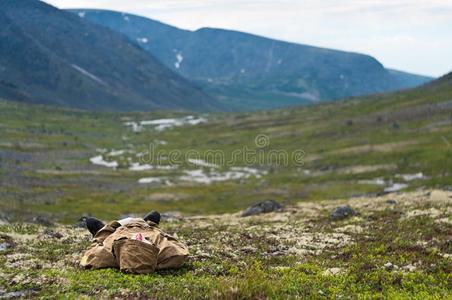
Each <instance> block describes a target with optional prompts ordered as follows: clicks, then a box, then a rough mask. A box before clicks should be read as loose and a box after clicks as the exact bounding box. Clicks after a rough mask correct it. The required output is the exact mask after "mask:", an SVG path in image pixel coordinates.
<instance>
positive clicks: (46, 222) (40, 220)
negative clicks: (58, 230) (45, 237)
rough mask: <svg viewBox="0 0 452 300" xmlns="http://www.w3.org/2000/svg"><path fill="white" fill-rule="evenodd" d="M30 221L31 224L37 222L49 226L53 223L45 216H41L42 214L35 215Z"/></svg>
mask: <svg viewBox="0 0 452 300" xmlns="http://www.w3.org/2000/svg"><path fill="white" fill-rule="evenodd" d="M30 223H32V224H38V225H43V226H46V227H51V226H53V223H52V222H50V221H49V219H47V218H46V217H43V216H36V217H33V218H32V219H31V222H30Z"/></svg>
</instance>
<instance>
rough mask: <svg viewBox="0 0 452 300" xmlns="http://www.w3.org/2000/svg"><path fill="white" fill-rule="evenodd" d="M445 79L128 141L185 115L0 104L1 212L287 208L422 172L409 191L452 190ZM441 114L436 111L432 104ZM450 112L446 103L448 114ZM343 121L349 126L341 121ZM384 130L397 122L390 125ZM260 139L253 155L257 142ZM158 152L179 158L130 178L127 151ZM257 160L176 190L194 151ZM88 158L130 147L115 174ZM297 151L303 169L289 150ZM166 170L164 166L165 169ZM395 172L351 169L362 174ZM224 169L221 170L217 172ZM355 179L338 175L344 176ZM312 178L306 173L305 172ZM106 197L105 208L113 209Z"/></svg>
mask: <svg viewBox="0 0 452 300" xmlns="http://www.w3.org/2000/svg"><path fill="white" fill-rule="evenodd" d="M451 99H452V90H451V88H450V79H448V78H445V79H441V80H439V81H437V82H434V83H432V84H429V85H426V86H424V87H421V88H418V89H411V90H407V91H403V92H395V93H387V94H383V95H374V96H364V97H361V98H353V99H347V100H339V101H335V102H329V103H321V104H315V105H309V106H304V107H298V108H290V109H278V110H269V111H259V112H248V113H235V114H219V113H213V114H204V115H202V116H203V117H205V118H207V119H208V120H209V122H207V123H203V124H199V125H196V126H182V127H175V128H172V129H169V130H165V131H156V130H153V129H151V128H145V129H144V130H143V131H141V132H133V131H132V130H131V128H130V127H129V126H124V122H126V121H139V120H150V119H158V118H171V117H182V116H185V115H186V114H185V113H182V112H163V111H157V112H143V113H101V112H87V111H79V110H72V109H66V108H56V107H49V106H39V105H25V104H21V103H18V102H11V101H0V129H1V133H2V136H1V140H0V151H1V152H0V153H1V154H2V155H1V156H0V157H1V163H2V168H1V169H0V176H1V179H2V180H1V182H2V183H1V184H0V203H1V204H2V206H3V207H5V209H4V210H6V212H7V214H8V215H9V216H10V218H11V219H12V220H14V219H20V218H25V219H26V218H27V216H29V215H31V214H35V213H36V212H37V213H40V214H44V215H48V216H50V217H53V218H55V219H58V220H59V221H61V222H64V223H72V222H74V221H75V220H76V219H77V218H79V217H80V215H81V214H84V213H92V214H94V213H95V214H98V215H100V216H101V217H103V218H116V217H118V216H119V215H120V214H122V213H143V212H145V211H148V210H151V209H157V210H160V211H175V210H177V211H181V212H182V213H186V214H211V213H226V212H235V211H238V210H241V209H244V208H245V207H247V206H249V205H251V204H253V203H256V202H259V201H262V200H265V199H268V198H272V199H275V200H278V201H282V202H286V203H294V202H297V201H317V200H322V199H337V198H347V197H350V196H355V195H362V194H373V193H378V192H381V191H382V189H383V187H381V186H378V185H366V184H359V183H358V181H359V180H361V179H374V178H377V177H381V178H384V179H385V180H386V181H387V182H389V181H391V180H393V181H395V182H404V181H403V180H402V179H398V178H396V177H395V174H413V173H418V172H422V173H423V174H424V175H425V176H426V178H424V179H421V180H416V181H412V182H408V184H409V185H410V187H409V188H408V190H414V189H417V188H420V187H424V186H425V187H432V188H444V187H446V186H451V185H452V178H451V176H450V174H449V172H450V169H451V167H452V160H451V155H452V154H451V153H452V152H451V151H450V147H451V144H452V135H451V132H452V131H451V130H450V126H451V122H450V118H451V110H450V108H449V107H448V106H447V105H444V103H449V102H447V101H450V100H451ZM441 105H443V106H441ZM449 106H450V105H449ZM349 121H351V122H349ZM393 123H397V124H398V125H399V127H398V128H393ZM261 134H264V135H266V136H267V137H268V138H269V144H268V145H267V146H266V147H263V148H259V147H257V146H256V144H255V138H256V136H258V135H261ZM155 141H165V142H166V143H167V144H165V145H162V144H158V145H157V146H156V147H157V148H156V151H162V153H163V155H167V154H168V153H170V152H171V151H179V153H180V159H179V160H178V161H179V163H180V167H179V168H178V169H174V170H148V171H141V172H135V171H129V170H128V169H127V168H128V166H129V165H130V162H129V161H128V160H129V159H130V160H131V161H134V162H137V161H138V158H137V157H136V153H138V152H141V151H144V150H149V149H150V145H151V144H153V143H155ZM244 147H247V148H248V149H249V150H251V151H257V152H256V153H257V154H256V155H255V157H258V158H259V157H263V158H265V159H264V160H263V161H254V162H252V163H249V162H247V161H246V159H245V157H244V156H243V155H239V156H237V157H235V159H234V163H233V166H249V167H252V168H257V169H260V170H263V171H266V172H267V175H263V176H262V177H261V178H255V177H250V178H248V179H235V180H229V181H222V182H216V183H212V184H210V185H206V184H198V183H190V182H181V181H179V180H177V178H178V177H179V176H181V175H183V174H184V170H187V169H195V167H193V166H191V167H190V166H189V165H188V164H187V161H186V160H185V159H183V158H184V156H185V155H187V154H188V153H190V151H197V152H198V153H200V154H201V158H202V157H203V155H204V154H205V153H207V152H208V151H212V150H213V151H221V152H222V153H224V157H225V160H226V161H230V160H231V159H232V158H233V153H234V151H236V150H240V149H244ZM96 149H106V150H107V151H111V150H113V149H116V150H118V149H132V150H134V151H135V153H128V154H124V155H122V156H121V157H112V158H107V157H105V155H104V157H105V159H107V160H110V161H111V160H118V162H119V165H120V168H118V169H117V170H112V169H108V168H105V167H101V166H93V165H92V164H91V163H90V162H89V158H90V157H93V156H95V155H99V154H100V153H99V152H97V151H96ZM298 150H303V151H304V153H305V155H304V157H303V163H302V164H297V163H296V161H294V159H293V156H292V155H293V153H294V152H295V151H298ZM270 151H287V153H288V154H289V159H288V161H287V163H285V162H284V163H282V162H283V161H279V164H278V161H276V159H275V157H273V158H272V159H269V157H270V154H269V153H270ZM163 163H164V164H167V162H166V161H163ZM378 165H393V166H394V167H392V168H386V169H376V170H367V171H366V170H365V171H359V170H358V169H360V168H361V167H371V166H378ZM229 167H230V166H223V165H222V166H221V168H220V170H222V171H226V170H228V168H229ZM350 168H352V169H353V168H355V169H356V170H354V171H351V174H350V171H349V173H344V171H343V170H345V169H350ZM305 171H309V172H310V175H309V174H308V175H306V174H305V173H304V172H305ZM143 177H165V178H168V179H169V180H170V182H171V183H172V185H165V184H149V185H145V184H138V179H140V178H143ZM155 193H166V194H183V195H184V197H183V199H182V200H179V201H162V200H161V201H146V199H147V198H148V197H149V196H152V195H153V194H155ZM111 199H114V201H111Z"/></svg>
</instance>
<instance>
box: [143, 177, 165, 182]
mask: <svg viewBox="0 0 452 300" xmlns="http://www.w3.org/2000/svg"><path fill="white" fill-rule="evenodd" d="M162 180H163V179H162V178H160V177H146V178H140V179H139V180H138V183H161V182H162Z"/></svg>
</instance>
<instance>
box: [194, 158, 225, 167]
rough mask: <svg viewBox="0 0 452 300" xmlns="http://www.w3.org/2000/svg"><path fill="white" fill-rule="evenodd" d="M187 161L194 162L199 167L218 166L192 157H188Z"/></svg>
mask: <svg viewBox="0 0 452 300" xmlns="http://www.w3.org/2000/svg"><path fill="white" fill-rule="evenodd" d="M188 162H189V163H191V164H194V165H196V166H200V167H210V168H218V167H219V166H218V165H216V164H211V163H208V162H206V161H204V160H202V159H193V158H189V159H188Z"/></svg>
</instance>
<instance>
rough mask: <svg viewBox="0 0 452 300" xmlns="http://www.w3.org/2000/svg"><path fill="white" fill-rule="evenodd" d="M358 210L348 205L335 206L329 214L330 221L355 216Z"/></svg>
mask: <svg viewBox="0 0 452 300" xmlns="http://www.w3.org/2000/svg"><path fill="white" fill-rule="evenodd" d="M357 215H359V212H357V211H356V210H354V209H353V208H351V207H350V205H344V206H338V207H336V208H335V209H334V210H333V211H332V212H331V215H330V219H331V221H338V220H342V219H345V218H348V217H350V216H357Z"/></svg>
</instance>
